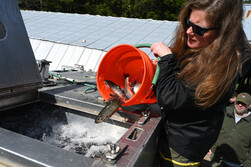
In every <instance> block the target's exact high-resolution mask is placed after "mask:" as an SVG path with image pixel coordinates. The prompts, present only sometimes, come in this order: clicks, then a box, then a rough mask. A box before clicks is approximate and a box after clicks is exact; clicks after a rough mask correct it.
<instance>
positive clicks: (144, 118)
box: [138, 111, 150, 125]
mask: <svg viewBox="0 0 251 167" xmlns="http://www.w3.org/2000/svg"><path fill="white" fill-rule="evenodd" d="M142 115H143V116H142V117H141V118H140V119H139V121H138V125H144V124H145V123H146V122H147V120H148V118H149V116H150V111H143V112H142Z"/></svg>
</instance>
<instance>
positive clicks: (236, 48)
mask: <svg viewBox="0 0 251 167" xmlns="http://www.w3.org/2000/svg"><path fill="white" fill-rule="evenodd" d="M194 9H199V10H201V9H202V10H205V11H206V13H207V20H208V21H210V23H212V25H214V27H216V28H217V29H216V31H217V33H216V34H217V35H216V37H215V40H213V41H212V42H211V43H210V44H209V45H207V46H205V47H204V48H201V49H190V48H189V47H188V46H187V35H186V30H187V27H186V24H185V21H186V19H187V17H189V15H190V13H191V12H192V10H194ZM242 18H243V6H242V0H190V1H189V2H188V3H187V4H186V6H185V7H184V9H183V10H182V11H181V13H180V16H179V21H180V22H181V24H180V26H179V28H178V29H177V34H176V37H175V39H174V41H173V44H172V46H171V48H172V51H173V53H174V54H175V55H176V56H177V58H178V61H179V63H180V69H181V70H180V73H179V74H178V76H179V79H182V80H183V81H184V82H185V83H186V84H187V86H189V87H192V88H194V89H195V101H196V104H198V105H199V106H201V107H203V108H208V107H210V106H212V105H213V104H215V103H216V102H217V101H218V100H219V99H220V97H221V96H222V95H223V94H224V93H226V91H227V90H228V88H229V87H230V85H231V84H232V82H233V80H234V79H235V77H236V76H237V74H238V72H239V71H240V69H241V65H242V63H243V62H244V61H245V60H246V59H245V58H244V57H243V56H241V54H240V53H242V52H243V51H245V50H246V49H248V50H249V53H250V46H248V41H247V38H246V36H245V33H244V31H243V28H242ZM244 59H245V60H244Z"/></svg>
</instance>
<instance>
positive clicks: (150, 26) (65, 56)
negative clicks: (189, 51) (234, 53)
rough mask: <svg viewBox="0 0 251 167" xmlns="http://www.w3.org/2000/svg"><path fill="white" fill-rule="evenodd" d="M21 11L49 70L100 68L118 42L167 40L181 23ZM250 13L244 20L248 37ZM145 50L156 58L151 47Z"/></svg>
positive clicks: (138, 42)
mask: <svg viewBox="0 0 251 167" xmlns="http://www.w3.org/2000/svg"><path fill="white" fill-rule="evenodd" d="M249 10H251V6H250V5H247V6H245V11H246V13H247V12H248V11H249ZM21 13H22V16H23V19H24V23H25V26H26V29H27V32H28V36H29V38H30V40H31V44H32V48H33V51H34V53H35V57H36V59H37V60H41V59H46V60H48V61H52V64H51V66H50V70H58V69H61V68H62V66H74V64H79V65H84V67H85V70H87V71H88V70H92V71H97V68H98V64H99V62H100V60H101V59H102V57H103V56H104V55H105V53H106V52H107V51H109V50H110V49H111V48H113V47H115V46H117V45H119V44H130V45H135V44H140V43H150V44H152V43H155V42H158V41H163V42H165V43H167V44H168V43H169V42H170V41H171V39H172V37H173V35H174V31H175V29H176V27H177V25H178V24H179V23H178V22H175V21H158V20H151V19H135V18H124V17H106V16H99V15H96V16H93V15H88V14H68V13H57V12H41V11H21ZM245 16H246V15H245ZM250 17H251V16H249V17H247V18H244V21H243V23H244V29H245V31H246V34H247V36H248V39H249V40H251V28H250V26H251V25H250V20H251V19H250ZM83 41H84V42H83ZM142 50H143V51H144V52H146V53H147V54H148V55H149V57H150V58H152V59H154V56H153V55H152V53H151V52H150V49H149V48H143V49H142Z"/></svg>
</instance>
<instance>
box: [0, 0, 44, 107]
mask: <svg viewBox="0 0 251 167" xmlns="http://www.w3.org/2000/svg"><path fill="white" fill-rule="evenodd" d="M0 10H1V12H0V50H1V51H0V78H1V82H0V108H1V106H3V105H5V104H8V105H11V104H12V102H10V100H5V101H3V100H2V99H5V98H6V97H10V96H18V95H19V94H20V93H28V92H31V91H36V90H38V88H40V87H41V86H42V82H41V77H40V74H39V71H38V66H37V63H36V60H35V56H34V53H33V51H32V48H31V44H30V41H29V38H28V35H27V32H26V29H25V26H24V22H23V18H22V16H21V12H20V9H19V6H18V3H17V1H16V0H8V1H0ZM14 101H15V100H14Z"/></svg>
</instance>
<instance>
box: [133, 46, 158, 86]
mask: <svg viewBox="0 0 251 167" xmlns="http://www.w3.org/2000/svg"><path fill="white" fill-rule="evenodd" d="M151 46H152V44H149V43H142V44H136V45H134V47H136V48H150V47H151ZM159 60H160V57H158V61H159ZM159 72H160V69H159V65H158V64H157V68H156V70H155V74H154V77H153V80H152V84H153V85H156V82H157V79H158V76H159Z"/></svg>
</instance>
